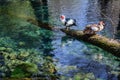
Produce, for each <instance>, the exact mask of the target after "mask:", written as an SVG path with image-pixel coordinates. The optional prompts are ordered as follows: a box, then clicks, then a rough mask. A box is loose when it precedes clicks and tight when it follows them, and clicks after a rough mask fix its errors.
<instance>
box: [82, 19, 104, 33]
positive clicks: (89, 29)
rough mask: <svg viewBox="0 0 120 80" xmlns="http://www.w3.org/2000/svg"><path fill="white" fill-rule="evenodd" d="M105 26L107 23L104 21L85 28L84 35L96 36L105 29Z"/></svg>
mask: <svg viewBox="0 0 120 80" xmlns="http://www.w3.org/2000/svg"><path fill="white" fill-rule="evenodd" d="M104 25H105V23H104V22H103V21H100V22H99V23H98V24H89V25H87V26H86V27H85V29H84V30H83V33H85V34H96V33H97V32H100V31H102V30H103V29H104Z"/></svg>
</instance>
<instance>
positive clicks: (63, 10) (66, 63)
mask: <svg viewBox="0 0 120 80" xmlns="http://www.w3.org/2000/svg"><path fill="white" fill-rule="evenodd" d="M48 6H49V13H50V19H52V21H51V23H52V24H53V25H54V26H55V27H59V28H64V26H63V25H62V24H61V22H60V20H59V16H60V15H61V14H64V15H66V16H67V17H70V18H74V19H76V20H77V27H72V28H73V29H76V30H83V29H84V27H85V26H86V25H87V24H91V23H97V22H98V21H100V20H103V18H102V16H101V15H100V3H98V0H49V2H48ZM107 31H109V29H107ZM98 34H101V35H104V36H109V37H110V36H112V35H111V34H110V32H109V33H107V32H106V30H103V31H102V32H101V33H98ZM52 44H53V47H54V48H55V50H54V51H53V52H52V53H53V54H54V55H55V57H54V59H55V61H56V62H55V64H56V66H57V70H58V73H59V74H61V75H63V76H65V77H67V78H66V79H73V80H74V76H75V75H76V74H78V73H80V72H82V73H86V74H87V73H93V74H94V76H95V77H96V78H100V79H103V80H117V78H116V76H117V74H115V73H118V72H119V71H116V69H118V68H119V61H117V60H115V57H114V56H113V55H111V54H110V53H108V52H106V51H104V50H102V49H100V48H98V47H96V46H93V45H91V44H88V43H85V42H82V41H77V40H75V39H72V38H70V37H69V36H66V35H65V34H64V33H62V32H61V31H56V32H54V38H53V41H52Z"/></svg>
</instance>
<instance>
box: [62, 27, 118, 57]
mask: <svg viewBox="0 0 120 80" xmlns="http://www.w3.org/2000/svg"><path fill="white" fill-rule="evenodd" d="M61 31H62V32H64V33H66V34H67V35H70V36H72V37H75V38H76V39H78V40H83V41H85V42H88V43H91V44H93V45H95V46H98V47H100V48H102V49H104V50H106V51H108V52H110V53H112V54H113V55H115V56H117V57H120V42H118V41H116V40H113V39H110V38H107V37H105V36H101V35H98V34H96V35H87V34H84V33H83V31H80V30H73V29H69V30H66V29H61Z"/></svg>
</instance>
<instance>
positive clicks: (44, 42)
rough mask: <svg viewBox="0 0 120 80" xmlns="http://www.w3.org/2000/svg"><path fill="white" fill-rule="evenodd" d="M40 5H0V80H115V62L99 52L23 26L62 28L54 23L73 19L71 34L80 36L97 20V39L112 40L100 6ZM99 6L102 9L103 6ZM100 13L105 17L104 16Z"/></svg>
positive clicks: (77, 0) (61, 0) (87, 0)
mask: <svg viewBox="0 0 120 80" xmlns="http://www.w3.org/2000/svg"><path fill="white" fill-rule="evenodd" d="M41 1H42V2H43V3H41ZM46 1H47V0H35V1H34V0H30V1H28V0H26V1H24V0H22V1H21V0H18V1H13V2H11V1H7V0H6V1H5V2H4V1H0V3H1V4H2V3H4V4H3V5H0V12H1V13H0V28H1V29H0V34H1V35H0V80H1V78H6V77H8V78H9V77H12V78H14V77H15V78H16V77H17V78H18V77H19V78H24V77H29V78H31V79H33V80H119V79H118V76H119V75H120V62H119V61H120V59H119V58H117V57H115V56H113V55H112V54H110V53H108V52H106V51H104V50H102V49H100V48H99V47H96V46H94V45H91V44H89V43H86V42H83V41H78V40H76V39H74V38H72V37H70V36H67V35H66V34H65V33H63V32H61V31H60V30H57V31H49V30H45V29H42V28H40V27H38V26H36V25H34V24H32V23H30V22H29V21H31V22H33V23H36V21H35V20H37V21H41V20H42V21H43V22H49V23H50V24H52V25H53V26H55V27H58V28H64V26H63V25H62V24H61V22H60V19H59V17H60V15H62V14H64V15H66V16H67V17H70V18H74V19H76V21H77V26H73V27H71V28H72V29H75V30H83V29H84V28H85V26H86V25H87V24H92V23H98V22H99V21H101V20H103V21H104V22H105V24H106V25H105V26H106V27H105V29H104V30H103V31H101V32H99V33H98V34H101V35H104V36H106V37H109V38H113V36H115V35H113V34H114V28H113V27H112V23H111V22H110V20H109V19H106V17H105V16H103V15H102V14H101V12H102V8H103V6H102V5H101V4H102V2H101V1H102V0H101V1H100V0H48V2H47V3H46ZM104 1H105V0H104ZM108 1H109V0H108ZM110 1H111V0H110ZM6 2H7V3H6ZM105 3H106V4H104V8H106V7H107V6H108V5H107V4H108V3H107V2H105ZM40 4H42V5H43V6H41V5H40ZM40 13H41V14H40ZM103 13H104V14H105V15H106V14H107V13H106V12H105V11H103ZM48 15H49V16H48ZM48 20H49V21H48ZM56 76H57V77H56ZM39 78H40V79H39ZM11 80H12V79H11Z"/></svg>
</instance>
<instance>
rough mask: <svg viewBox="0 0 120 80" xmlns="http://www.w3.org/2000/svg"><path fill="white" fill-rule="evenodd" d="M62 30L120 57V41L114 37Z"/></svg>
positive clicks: (50, 27)
mask: <svg viewBox="0 0 120 80" xmlns="http://www.w3.org/2000/svg"><path fill="white" fill-rule="evenodd" d="M28 22H30V23H32V24H34V25H37V26H39V27H41V28H45V29H47V30H52V31H53V30H56V29H57V28H56V27H53V26H51V25H49V24H48V23H42V22H38V21H36V20H33V19H29V20H28ZM60 30H61V31H62V32H64V33H66V34H67V35H70V36H72V37H75V38H76V39H78V40H83V41H85V42H88V43H91V44H93V45H95V46H98V47H100V48H102V49H104V50H106V51H108V52H110V53H112V54H113V55H115V56H117V57H120V42H118V41H116V40H113V39H109V38H107V37H104V36H101V35H98V34H96V35H86V34H84V33H83V31H80V30H73V29H69V30H66V29H60Z"/></svg>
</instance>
